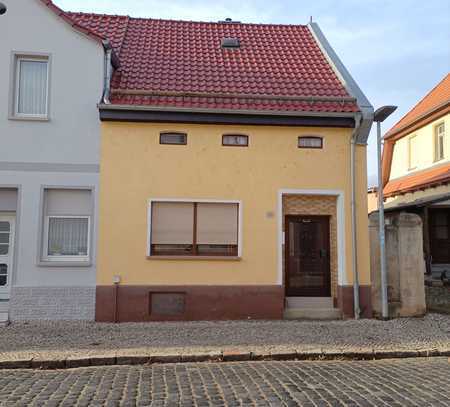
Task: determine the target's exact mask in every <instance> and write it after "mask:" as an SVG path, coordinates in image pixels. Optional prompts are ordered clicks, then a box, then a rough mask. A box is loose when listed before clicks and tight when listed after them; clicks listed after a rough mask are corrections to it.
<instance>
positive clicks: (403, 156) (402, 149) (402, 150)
mask: <svg viewBox="0 0 450 407" xmlns="http://www.w3.org/2000/svg"><path fill="white" fill-rule="evenodd" d="M443 122H444V123H445V131H446V137H445V148H444V154H445V159H444V160H441V161H439V162H438V163H436V162H435V161H434V157H435V154H434V153H435V151H434V149H435V142H434V139H435V138H434V134H435V132H434V129H435V127H436V126H437V125H438V124H440V123H443ZM414 135H417V143H418V144H417V151H418V152H419V158H418V165H417V167H416V168H415V169H413V170H410V169H409V168H408V167H409V149H408V143H409V142H408V140H409V138H410V137H412V136H414ZM444 162H450V114H447V115H445V116H444V117H441V118H440V119H438V120H435V121H433V122H431V123H429V124H427V125H426V126H424V127H422V128H420V129H418V130H416V131H414V132H412V133H411V134H408V135H407V136H405V137H402V138H401V139H399V140H397V141H396V142H395V145H394V153H393V156H392V166H391V175H390V179H394V178H399V177H402V176H404V175H408V174H412V173H414V172H415V171H420V170H424V169H426V168H429V167H431V166H433V165H436V164H441V163H444Z"/></svg>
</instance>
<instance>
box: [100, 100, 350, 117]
mask: <svg viewBox="0 0 450 407" xmlns="http://www.w3.org/2000/svg"><path fill="white" fill-rule="evenodd" d="M98 108H99V109H100V110H135V111H139V110H140V111H150V112H179V113H218V114H251V115H256V116H294V117H296V116H304V117H336V118H348V119H354V118H355V113H349V112H342V113H341V112H314V111H311V112H306V111H288V110H249V109H207V108H195V107H173V106H151V105H150V106H145V105H119V104H117V105H116V104H106V103H100V104H99V105H98Z"/></svg>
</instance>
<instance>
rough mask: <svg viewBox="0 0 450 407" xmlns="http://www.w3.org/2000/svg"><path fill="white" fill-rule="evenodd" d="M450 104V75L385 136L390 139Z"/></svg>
mask: <svg viewBox="0 0 450 407" xmlns="http://www.w3.org/2000/svg"><path fill="white" fill-rule="evenodd" d="M448 103H450V73H448V74H447V76H445V77H444V79H442V81H441V82H439V83H438V84H437V85H436V86H435V87H434V88H433V89H432V90H431V91H430V92H429V93H428V94H427V95H426V96H424V98H423V99H422V100H420V101H419V103H417V104H416V105H415V106H414V107H413V108H412V109H411V110H410V111H409V112H408V113H407V114H406V115H405V116H403V117H402V118H401V119H400V121H399V122H398V123H396V124H395V125H394V126H393V127H392V128H391V129H390V130H389V131H388V132H387V133H386V135H385V136H384V137H385V138H389V137H392V136H394V135H395V134H396V133H398V132H399V131H401V130H402V129H404V128H405V127H409V126H411V125H412V124H414V123H415V122H417V121H419V120H420V119H422V118H423V117H424V116H425V115H427V114H429V113H432V112H433V111H435V110H437V109H439V108H441V107H443V105H445V104H448Z"/></svg>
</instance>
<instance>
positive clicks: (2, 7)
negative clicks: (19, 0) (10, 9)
mask: <svg viewBox="0 0 450 407" xmlns="http://www.w3.org/2000/svg"><path fill="white" fill-rule="evenodd" d="M6 10H7V9H6V6H5V5H4V4H3V3H0V16H1V15H3V14H5V13H6Z"/></svg>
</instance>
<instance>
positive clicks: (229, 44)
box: [221, 38, 241, 48]
mask: <svg viewBox="0 0 450 407" xmlns="http://www.w3.org/2000/svg"><path fill="white" fill-rule="evenodd" d="M221 46H222V48H239V47H240V46H241V43H240V41H239V38H223V39H222V44H221Z"/></svg>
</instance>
